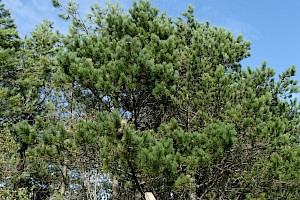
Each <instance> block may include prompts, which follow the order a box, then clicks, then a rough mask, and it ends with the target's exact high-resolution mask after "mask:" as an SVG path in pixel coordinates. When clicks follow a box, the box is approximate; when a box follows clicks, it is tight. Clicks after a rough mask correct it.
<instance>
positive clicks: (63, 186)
mask: <svg viewBox="0 0 300 200" xmlns="http://www.w3.org/2000/svg"><path fill="white" fill-rule="evenodd" d="M67 169H68V167H67V165H66V163H64V165H63V167H62V176H63V179H62V182H61V185H60V199H61V200H63V199H64V196H65V192H66V185H67Z"/></svg>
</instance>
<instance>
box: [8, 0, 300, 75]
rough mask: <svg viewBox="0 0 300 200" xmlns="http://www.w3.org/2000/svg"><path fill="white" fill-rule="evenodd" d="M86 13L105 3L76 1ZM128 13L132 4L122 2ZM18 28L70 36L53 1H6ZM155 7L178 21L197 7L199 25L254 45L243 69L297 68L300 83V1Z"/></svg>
mask: <svg viewBox="0 0 300 200" xmlns="http://www.w3.org/2000/svg"><path fill="white" fill-rule="evenodd" d="M76 1H77V2H78V3H79V4H80V6H81V10H82V12H83V13H88V12H89V7H90V5H92V4H93V3H95V2H98V3H99V4H100V5H104V4H105V2H106V0H76ZM119 2H120V5H122V6H123V7H124V8H125V10H126V9H128V8H129V7H130V6H131V4H132V1H130V0H119ZM3 3H5V4H6V6H7V8H9V9H10V11H11V13H12V16H13V17H14V19H15V22H16V24H17V26H18V30H19V33H20V34H21V35H22V36H24V35H28V34H29V33H30V32H31V31H32V30H33V29H34V28H35V26H36V25H37V24H39V23H40V22H41V21H42V20H43V19H48V20H51V21H53V22H54V23H55V26H54V27H55V28H57V29H59V30H60V31H61V32H67V30H68V24H67V23H66V22H64V21H62V20H61V19H59V18H58V17H57V14H58V10H57V9H55V8H53V7H52V5H51V0H3ZM151 3H152V5H154V6H157V7H158V8H160V10H161V11H166V13H167V15H168V16H172V17H173V18H176V17H177V16H179V15H180V12H183V11H186V9H187V6H188V4H192V5H193V6H194V7H195V15H196V17H197V18H198V20H199V21H209V22H211V24H212V25H215V26H221V27H224V28H226V29H228V30H231V31H233V32H234V33H235V35H238V34H239V33H242V34H243V35H244V37H245V38H246V39H248V40H250V41H251V42H252V46H251V52H252V55H251V57H250V58H247V59H245V60H244V61H243V62H242V64H243V66H244V67H245V66H248V65H249V66H251V67H252V68H254V67H257V66H260V65H261V63H262V62H263V61H264V60H266V61H267V62H268V65H269V66H270V67H272V68H275V69H276V72H282V71H283V70H284V69H285V68H286V67H288V66H292V65H296V66H297V68H298V72H297V79H299V78H300V51H299V47H300V34H299V33H300V23H299V19H300V12H299V9H300V1H299V0H286V1H282V0H263V1H262V0H251V1H245V0H227V1H224V0H223V1H222V0H173V1H171V0H151Z"/></svg>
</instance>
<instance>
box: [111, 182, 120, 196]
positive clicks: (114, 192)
mask: <svg viewBox="0 0 300 200" xmlns="http://www.w3.org/2000/svg"><path fill="white" fill-rule="evenodd" d="M118 197H119V181H118V180H117V179H116V178H114V179H113V181H112V200H117V199H118Z"/></svg>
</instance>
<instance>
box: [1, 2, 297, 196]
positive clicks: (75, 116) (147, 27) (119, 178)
mask: <svg viewBox="0 0 300 200" xmlns="http://www.w3.org/2000/svg"><path fill="white" fill-rule="evenodd" d="M53 5H54V6H55V7H56V8H58V10H59V11H60V12H61V13H60V14H59V15H60V16H61V18H63V19H64V20H67V21H70V29H69V33H68V34H65V35H64V34H60V33H59V32H58V31H57V32H54V31H53V28H52V25H53V24H52V23H51V22H49V21H44V22H43V23H42V24H40V25H38V26H37V28H36V29H35V30H33V31H32V32H31V35H30V37H27V38H25V39H21V38H20V37H19V36H18V33H17V28H16V26H15V25H14V22H13V19H12V18H11V15H10V13H9V11H8V10H7V9H6V8H5V6H4V4H3V3H1V0H0V38H1V40H0V44H1V46H0V67H1V68H0V69H1V74H0V102H1V104H0V121H1V122H0V127H1V130H0V131H1V132H0V195H1V197H2V199H143V198H144V197H143V196H144V193H145V192H152V193H153V194H154V196H155V197H156V198H157V199H192V200H194V199H285V200H286V199H299V196H300V146H299V142H300V141H299V140H300V135H299V133H300V132H299V131H300V129H299V128H300V127H299V122H300V118H299V104H298V101H297V99H296V98H294V97H293V94H295V93H297V92H298V91H299V88H298V81H296V80H294V79H293V78H292V77H293V76H295V73H296V69H295V67H294V66H293V67H290V68H287V69H286V71H285V72H283V73H282V74H279V75H278V78H277V76H275V75H276V74H275V72H274V70H273V69H271V68H269V67H267V64H266V63H263V64H262V66H261V67H259V68H255V69H253V68H250V67H248V68H244V67H242V66H241V64H240V61H241V60H243V59H245V58H247V57H249V56H250V42H249V41H247V40H245V39H244V38H243V37H242V36H241V35H239V36H237V37H235V36H234V35H233V33H231V32H229V31H227V30H225V29H223V28H218V27H212V26H210V24H209V23H201V22H199V21H198V20H197V19H195V17H194V15H193V7H192V6H189V7H188V11H187V12H184V13H182V16H181V17H179V18H178V19H177V20H174V19H172V18H170V17H167V15H166V13H160V12H159V10H158V8H155V7H152V6H151V5H150V3H149V2H148V1H145V0H141V1H139V2H134V3H133V5H132V8H130V9H129V12H128V13H124V12H123V11H122V9H121V8H120V7H119V6H118V5H117V4H107V6H106V7H105V8H100V7H99V6H98V5H97V4H95V5H94V6H92V7H91V13H90V14H89V15H88V16H87V17H86V18H82V17H81V16H80V13H79V11H78V8H79V5H77V4H76V3H74V2H72V1H69V2H68V3H67V5H63V4H61V2H59V1H58V0H53Z"/></svg>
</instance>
